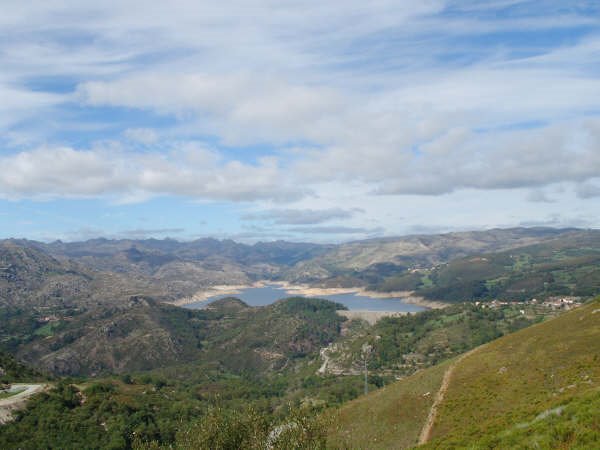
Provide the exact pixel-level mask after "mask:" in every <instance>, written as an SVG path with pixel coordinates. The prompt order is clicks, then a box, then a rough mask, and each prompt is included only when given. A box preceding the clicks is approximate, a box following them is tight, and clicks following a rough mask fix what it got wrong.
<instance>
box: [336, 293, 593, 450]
mask: <svg viewBox="0 0 600 450" xmlns="http://www.w3.org/2000/svg"><path fill="white" fill-rule="evenodd" d="M448 370H450V372H448ZM444 373H445V374H446V379H447V390H445V391H444V395H442V398H441V400H440V401H439V405H438V406H437V408H436V411H437V413H436V414H435V417H434V419H433V421H432V423H433V426H432V428H431V431H430V433H429V435H430V437H431V439H432V440H431V441H429V443H428V444H427V445H428V447H430V448H436V449H437V448H465V447H472V446H473V448H494V447H496V448H509V447H514V446H517V447H524V446H525V445H523V443H525V442H527V445H529V446H530V447H531V448H561V447H562V448H592V447H593V446H594V445H598V443H600V429H599V425H600V424H599V420H600V418H599V417H598V415H597V414H594V413H593V411H594V410H595V411H598V410H600V395H599V392H600V390H599V389H600V384H599V382H600V301H599V300H596V301H594V302H592V303H589V304H587V305H585V306H583V307H581V308H579V309H576V310H574V311H572V312H569V313H565V314H563V315H561V316H559V317H557V318H554V319H551V320H548V321H546V322H543V323H541V324H538V325H534V326H531V327H529V328H526V329H524V330H521V331H519V332H516V333H514V334H511V335H508V336H505V337H503V338H500V339H498V340H496V341H493V342H491V343H489V344H486V345H484V346H482V347H479V348H477V349H475V350H474V351H472V352H471V353H469V354H467V355H465V356H463V357H459V358H458V359H456V360H455V361H454V362H452V361H451V362H447V363H445V365H444V366H436V367H433V368H430V369H427V370H424V371H422V372H419V373H417V374H415V375H413V376H412V377H409V378H407V379H405V380H402V381H400V382H398V383H396V384H394V385H392V386H388V387H386V388H385V389H383V390H381V391H378V392H376V393H373V394H371V395H369V396H367V397H363V398H360V399H357V400H354V401H352V402H350V403H348V404H347V405H345V406H344V407H342V408H341V409H340V410H339V412H338V413H337V416H336V420H335V421H334V424H335V425H334V426H332V428H331V430H330V442H331V444H332V446H333V447H336V446H337V447H342V448H343V447H349V448H407V447H411V446H414V445H416V444H417V442H418V437H419V435H420V434H421V432H422V431H423V426H424V424H425V417H427V415H428V410H429V408H430V407H431V405H432V403H433V400H432V397H433V396H435V395H437V394H438V389H439V386H440V385H441V383H442V382H441V380H442V377H444ZM428 392H429V394H427V393H428ZM368 424H386V425H385V426H381V425H372V426H369V425H368ZM528 430H529V431H528ZM591 443H593V444H594V445H591V446H590V444H591ZM536 446H537V447H536Z"/></svg>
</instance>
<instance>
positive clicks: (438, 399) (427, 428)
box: [418, 346, 481, 445]
mask: <svg viewBox="0 0 600 450" xmlns="http://www.w3.org/2000/svg"><path fill="white" fill-rule="evenodd" d="M480 348H481V346H480V347H477V348H474V349H472V350H469V351H468V352H467V353H464V354H462V355H461V356H459V357H458V359H457V360H456V361H454V362H453V363H452V365H450V367H448V369H446V372H444V378H442V384H441V385H440V389H439V390H438V391H437V394H435V400H434V401H433V405H431V409H430V410H429V415H428V416H427V420H426V421H425V424H424V425H423V429H422V430H421V434H420V435H419V444H418V445H423V444H426V443H427V442H429V439H431V430H432V429H433V425H434V423H435V418H436V416H437V412H438V409H439V407H440V405H441V403H442V402H443V401H444V397H445V396H446V392H447V391H448V386H450V381H451V380H452V374H453V373H454V369H455V368H456V366H457V365H458V364H459V363H460V362H461V361H462V360H463V359H465V358H466V357H467V356H469V355H471V354H472V353H474V352H475V351H477V350H479V349H480Z"/></svg>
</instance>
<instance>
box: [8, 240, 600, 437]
mask: <svg viewBox="0 0 600 450" xmlns="http://www.w3.org/2000/svg"><path fill="white" fill-rule="evenodd" d="M403 252H406V253H403ZM598 254H600V233H598V232H595V231H589V230H573V229H568V230H545V229H513V230H491V231H487V232H473V233H456V234H450V235H438V236H420V237H404V238H397V239H391V238H390V239H385V240H375V241H365V242H359V243H349V244H341V245H339V246H333V245H327V246H321V245H315V244H290V243H284V242H275V243H270V244H255V245H253V246H247V245H243V244H236V243H233V242H228V241H217V240H204V241H201V242H192V243H179V242H177V241H153V240H149V241H144V240H142V241H110V240H95V241H88V242H83V243H59V242H56V243H51V244H45V243H39V242H32V241H19V240H7V241H2V242H0V267H1V271H0V318H1V321H0V346H1V347H0V350H2V351H3V352H4V353H0V356H1V358H0V370H1V371H0V381H2V382H3V383H7V384H12V385H15V386H17V385H18V383H25V384H31V385H39V386H41V385H44V386H50V387H49V388H47V389H45V391H44V392H43V393H41V394H39V395H33V396H32V397H31V398H30V399H29V400H28V401H27V403H26V404H23V405H22V408H21V409H18V410H15V411H13V412H11V418H12V419H13V420H11V421H8V422H7V423H6V425H3V426H2V427H1V428H0V446H2V448H15V447H17V446H21V447H22V446H23V445H24V448H38V447H39V446H60V447H61V448H77V447H78V446H80V445H82V443H83V442H92V441H93V442H98V448H163V447H164V448H168V447H169V446H170V445H175V444H176V445H181V446H184V447H185V445H188V444H189V445H191V447H188V448H208V447H202V446H203V445H205V444H201V443H198V442H199V441H198V442H197V441H196V440H195V439H197V438H198V439H200V438H199V437H198V436H203V437H202V439H205V438H206V439H208V441H206V442H215V441H214V439H215V436H217V434H218V435H219V436H221V435H222V433H225V435H227V436H229V437H231V438H232V439H234V438H235V439H242V441H243V442H250V441H252V439H258V441H257V442H259V441H260V442H263V443H264V442H266V440H268V439H275V438H274V437H273V436H275V435H272V434H271V433H272V432H273V430H286V431H285V433H284V432H282V436H281V439H284V438H285V439H288V438H289V439H300V440H302V439H305V440H306V441H303V442H306V445H307V448H313V447H312V446H313V445H316V444H315V442H321V444H322V446H326V448H338V447H339V448H346V447H349V448H356V447H360V448H382V447H385V448H388V446H389V447H393V445H391V442H392V441H389V444H386V443H385V442H387V441H385V439H388V437H386V436H389V439H392V440H394V442H397V445H399V446H400V447H399V448H407V447H411V446H414V445H417V443H418V441H419V435H421V443H423V444H427V445H429V444H428V442H430V441H431V442H442V441H440V440H439V439H441V438H442V437H443V438H444V439H446V437H445V436H446V434H447V433H448V432H447V431H444V430H447V429H456V430H458V429H459V428H460V427H462V426H466V425H465V424H456V425H450V426H449V427H450V428H445V427H447V426H446V425H444V423H445V420H447V419H446V415H447V414H449V413H448V412H447V411H446V409H445V408H447V405H448V404H454V403H453V402H457V401H458V402H459V403H460V401H462V400H453V399H454V396H453V395H454V394H453V389H454V388H453V386H454V385H455V383H456V380H460V379H461V377H462V376H463V375H462V373H463V372H462V370H463V369H462V368H463V367H466V366H464V365H465V364H467V363H468V362H469V361H472V360H473V358H475V355H484V354H485V351H486V350H484V349H487V348H492V347H488V346H493V345H496V344H495V343H496V342H501V341H502V340H503V339H508V338H511V337H512V336H518V335H521V334H520V333H525V332H527V331H528V330H533V329H538V327H543V326H546V324H550V323H555V322H557V321H560V320H562V317H570V316H571V315H572V314H577V313H578V312H579V311H588V314H587V315H586V316H585V317H588V316H589V317H592V318H593V319H596V318H600V314H594V313H593V311H595V310H596V309H598V308H596V307H591V306H590V304H591V305H597V303H589V302H590V301H592V300H591V299H592V298H593V293H594V292H600V287H599V286H597V277H596V271H597V265H596V263H595V261H596V257H597V255H598ZM346 258H347V259H346ZM317 267H318V268H317ZM309 268H310V270H309ZM230 271H231V272H230ZM230 274H231V278H228V276H229V275H230ZM299 274H302V276H299ZM540 278H541V279H543V280H544V281H543V283H542V284H539V282H538V281H537V280H539V279H540ZM407 280H413V281H410V283H409V282H408V281H407ZM415 280H418V282H415ZM411 283H412V284H411ZM477 286H484V287H485V290H481V289H479V288H478V289H479V290H477V289H475V287H477ZM515 286H517V287H518V289H517V287H515ZM321 296H323V297H326V298H324V299H323V298H319V297H321ZM237 297H239V298H237ZM440 300H443V301H440ZM582 305H583V306H582ZM589 308H592V310H591V312H589V311H590V310H589ZM570 310H572V311H570ZM579 317H581V316H579ZM582 320H584V319H582ZM565 323H567V322H565ZM569 323H571V322H569ZM595 323H596V322H589V327H591V328H590V329H589V330H588V331H589V332H590V333H591V335H595V334H594V333H596V331H597V330H596V328H594V327H595ZM581 324H582V326H583V325H585V327H584V328H589V327H588V322H581ZM548 326H549V325H548ZM569 326H571V325H569ZM560 328H561V326H554V328H552V329H554V330H559V329H560ZM582 331H583V329H582ZM553 333H558V331H553ZM523 336H525V335H523ZM598 337H600V336H598ZM565 339H567V341H569V339H571V338H565ZM573 339H575V338H573ZM586 339H587V338H586ZM590 339H591V338H590ZM571 341H572V339H571ZM528 342H529V341H528ZM532 342H534V341H532ZM569 342H570V341H569ZM573 342H574V341H573ZM589 342H590V344H589V345H588V344H586V345H587V347H585V345H583V346H581V347H571V344H569V347H570V348H584V347H585V348H587V349H588V350H589V351H590V352H592V353H591V354H592V355H594V354H595V352H596V350H597V349H596V345H595V344H591V341H589ZM528 345H530V346H532V345H536V344H535V342H534V343H530V344H528ZM539 345H544V346H547V347H548V349H549V348H551V345H558V344H556V341H551V342H550V341H548V343H544V344H541V343H540V344H539ZM577 345H579V344H577ZM482 346H483V347H482ZM365 349H368V350H365ZM532 351H533V350H532ZM535 351H538V350H535ZM365 352H366V353H365ZM516 354H521V353H518V352H517V353H516ZM520 357H521V358H524V359H523V360H526V358H525V357H524V356H520ZM574 357H576V355H574ZM593 357H595V356H592V358H593ZM490 358H492V357H490ZM493 358H496V356H494V357H493ZM586 361H587V360H586ZM510 364H515V363H510ZM567 364H569V365H570V364H571V362H568V363H567ZM586 364H587V363H586ZM593 365H594V364H592V366H593ZM365 366H366V367H367V369H368V377H367V384H366V386H365V380H364V369H365ZM503 367H504V366H503ZM505 367H507V370H508V367H509V363H508V362H507V363H506V365H505ZM586 367H589V364H588V366H586ZM533 370H537V369H533ZM540 370H541V369H540ZM543 370H547V369H543ZM548 370H549V369H548ZM592 372H593V371H592ZM592 372H590V373H587V372H586V375H587V376H588V377H589V378H588V379H589V380H594V379H595V378H594V377H595V375H594V374H593V373H592ZM403 386H405V387H406V388H405V387H403ZM440 386H442V387H443V388H442V389H441V388H440ZM365 389H366V390H368V391H369V392H370V394H369V395H367V396H364V395H362V394H363V393H364V391H365ZM405 389H408V391H405ZM481 389H483V387H481ZM396 392H398V394H396ZM417 393H418V396H416V397H415V395H417ZM381 395H385V398H386V399H388V398H389V399H390V401H391V399H393V398H395V396H396V395H400V398H401V400H399V401H400V402H401V403H402V404H403V405H406V407H407V408H408V409H406V410H403V411H402V412H398V413H396V412H394V413H392V412H391V411H389V410H385V408H387V407H388V406H386V405H388V402H387V400H385V401H384V400H381V399H380V400H375V402H376V405H377V406H370V403H369V402H371V400H370V399H371V398H374V399H377V398H380V397H379V396H381ZM490 395H491V394H490ZM561 398H562V397H561ZM578 399H579V397H578ZM578 399H575V400H573V401H579V400H578ZM580 400H581V401H582V402H587V401H593V399H592V400H590V399H588V398H587V397H585V399H584V398H583V397H581V399H580ZM482 404H483V403H482ZM390 405H391V404H390ZM548 405H549V406H548V408H550V409H552V408H554V407H555V406H552V405H553V403H552V404H551V403H549V404H548ZM390 407H391V406H390ZM490 407H491V406H490ZM98 408H100V409H98ZM373 408H374V409H373ZM377 408H384V409H383V410H381V411H379V409H377ZM452 408H455V407H454V406H453V407H452ZM566 408H567V409H568V407H566ZM567 409H565V410H567ZM338 411H339V415H337V414H338ZM365 411H371V412H369V416H370V417H371V419H370V421H369V422H368V424H369V425H368V429H363V428H361V426H358V425H357V424H356V423H355V421H356V420H358V417H361V416H362V415H363V414H365ZM507 413H508V412H507ZM332 414H333V415H332ZM382 414H384V415H385V418H384V417H383V416H382ZM398 414H400V415H398ZM403 414H411V416H410V417H411V421H408V422H407V421H406V417H405V416H404V415H403ZM461 414H463V415H464V416H465V417H467V416H468V414H467V412H464V413H461ZM531 414H532V413H531ZM7 417H8V416H7ZM41 417H46V419H45V420H44V421H43V423H42V424H41V425H39V426H38V431H37V432H35V433H32V432H31V430H32V427H33V424H34V423H38V424H39V423H40V418H41ZM291 417H296V419H294V420H298V421H300V422H302V423H305V424H306V427H307V429H310V430H312V431H311V433H309V434H310V436H308V435H303V434H302V435H298V434H297V433H298V432H299V431H298V430H296V431H294V429H293V427H292V428H289V427H287V426H285V424H286V423H287V421H289V420H291V419H290V418H291ZM523 417H524V419H523V420H525V419H526V417H525V416H523ZM7 420H8V419H7ZM182 420H183V424H184V425H182ZM374 420H376V421H378V423H377V424H376V423H375V422H373V421H374ZM528 420H529V419H528ZM331 421H333V423H334V424H336V425H335V427H337V428H335V427H334V428H335V429H336V430H337V431H332V428H331V426H332V425H331ZM426 423H428V424H429V425H428V426H427V427H426V426H425V424H426ZM465 423H466V422H465ZM210 424H212V425H210ZM209 425H210V426H209ZM490 426H491V425H490ZM207 427H208V428H207ZM211 427H212V428H211ZM223 427H224V428H223ZM280 427H283V428H280ZM381 427H384V428H381ZM407 427H408V428H407ZM490 429H491V428H490ZM51 430H62V431H61V432H60V433H59V435H57V434H56V433H55V432H53V431H51ZM74 430H78V431H74ZM223 430H227V431H223ZM240 430H246V431H244V432H243V433H246V432H247V433H250V434H243V433H242V434H239V433H240V432H241V431H240ZM349 430H354V431H349ZM440 430H442V431H440ZM355 431H358V432H359V435H355V434H353V433H355ZM215 433H217V434H215ZM236 433H237V434H236ZM278 433H279V431H278ZM286 433H287V434H286ZM398 433H400V434H402V436H404V437H403V438H402V439H399V438H398ZM236 436H237V437H236ZM252 436H254V437H252ZM260 436H262V437H260ZM269 436H271V437H269ZM277 436H278V434H277ZM285 436H287V437H285ZM453 436H454V435H453ZM457 436H458V435H457ZM461 436H462V435H461ZM248 439H249V440H250V441H245V440H248ZM278 439H279V438H278ZM381 439H383V440H381ZM448 439H455V438H454V437H452V438H448ZM456 439H466V438H464V437H460V436H459V437H457V438H456ZM515 439H516V438H515ZM242 441H236V442H242ZM185 442H187V443H188V444H184V443H185ZM191 442H196V443H195V444H191ZM202 442H204V441H202ZM252 442H254V441H252ZM281 442H283V441H281ZM367 442H370V444H369V445H367ZM448 442H451V441H448ZM452 442H454V441H452ZM457 442H458V441H457ZM461 442H462V441H461ZM464 442H467V441H464ZM17 443H19V444H17ZM321 444H319V445H321ZM206 445H208V444H206ZM248 445H250V444H248ZM252 445H258V446H259V447H260V446H261V445H262V444H256V443H255V444H252ZM281 445H283V444H281ZM303 445H304V444H303ZM394 445H396V444H394ZM436 445H437V444H436ZM440 445H442V444H440ZM443 445H445V444H443ZM461 445H462V444H461ZM219 448H221V447H219ZM222 448H226V447H222ZM323 448H325V447H323Z"/></svg>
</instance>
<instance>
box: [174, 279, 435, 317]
mask: <svg viewBox="0 0 600 450" xmlns="http://www.w3.org/2000/svg"><path fill="white" fill-rule="evenodd" d="M291 296H297V295H296V294H292V295H290V294H289V293H288V292H287V291H286V290H285V289H284V288H282V287H280V286H278V285H266V286H263V287H251V288H247V289H242V290H240V292H239V293H237V294H233V295H216V296H214V297H210V298H208V299H207V300H204V301H201V302H197V303H190V304H188V305H185V306H186V308H192V309H200V308H204V307H205V306H206V305H208V304H210V303H211V302H214V301H215V300H218V299H220V298H224V297H235V298H239V299H240V300H242V301H243V302H245V303H247V304H248V305H250V306H265V305H270V304H271V303H274V302H276V301H277V300H280V299H282V298H288V297H291ZM305 297H306V296H305ZM312 297H315V298H324V299H327V300H331V301H334V302H338V303H341V304H342V305H344V306H346V307H347V308H348V309H350V310H365V311H397V312H418V311H423V310H425V309H427V308H424V307H422V306H418V305H413V304H411V303H405V302H404V301H403V299H402V298H377V297H369V296H366V295H355V294H352V293H349V294H332V295H318V296H312Z"/></svg>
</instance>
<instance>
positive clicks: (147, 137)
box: [123, 128, 158, 145]
mask: <svg viewBox="0 0 600 450" xmlns="http://www.w3.org/2000/svg"><path fill="white" fill-rule="evenodd" d="M123 135H124V136H125V137H126V138H127V139H129V140H131V141H134V142H140V143H142V144H145V145H150V144H154V143H156V142H157V141H158V134H157V133H156V131H154V130H152V129H150V128H127V129H126V130H125V131H124V132H123Z"/></svg>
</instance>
